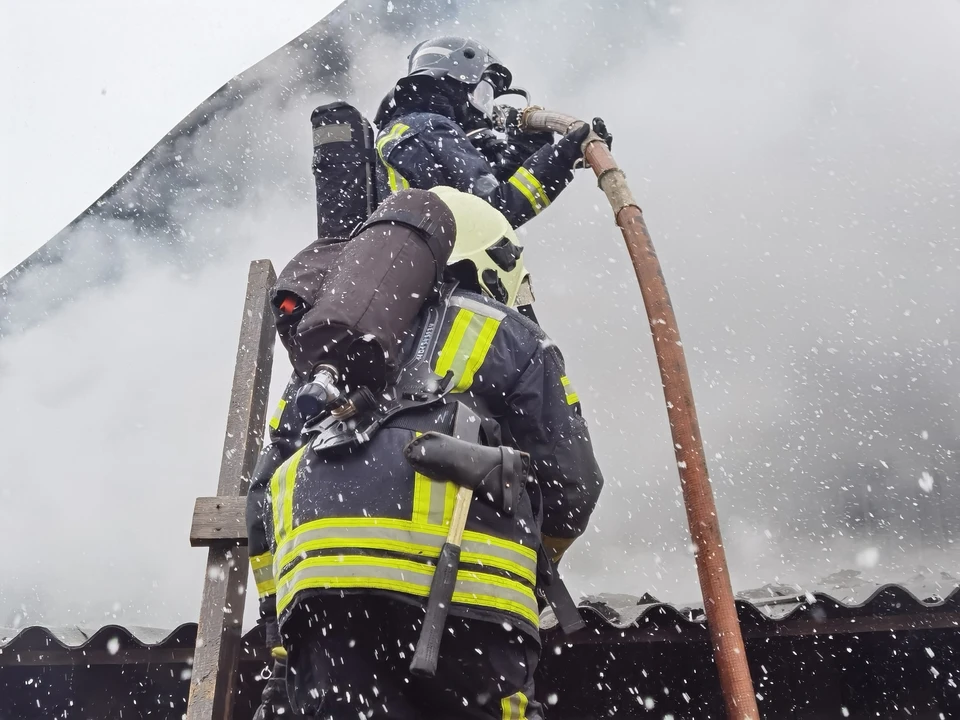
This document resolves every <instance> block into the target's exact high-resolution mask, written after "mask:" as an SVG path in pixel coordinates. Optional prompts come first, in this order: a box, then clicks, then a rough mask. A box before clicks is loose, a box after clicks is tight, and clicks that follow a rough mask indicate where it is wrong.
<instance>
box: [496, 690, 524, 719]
mask: <svg viewBox="0 0 960 720" xmlns="http://www.w3.org/2000/svg"><path fill="white" fill-rule="evenodd" d="M500 711H501V713H502V717H503V720H527V696H526V695H524V694H523V693H522V692H518V693H514V694H513V695H511V696H510V697H505V698H503V700H501V701H500Z"/></svg>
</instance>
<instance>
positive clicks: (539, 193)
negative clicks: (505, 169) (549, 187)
mask: <svg viewBox="0 0 960 720" xmlns="http://www.w3.org/2000/svg"><path fill="white" fill-rule="evenodd" d="M509 182H510V184H511V185H513V186H514V187H515V188H516V189H517V190H519V191H520V194H521V195H523V196H524V197H525V198H526V199H527V202H528V203H530V207H532V208H533V214H534V215H539V214H540V212H541V211H542V210H543V209H544V208H546V207H547V206H548V205H549V204H550V200H549V198H547V193H546V191H545V190H544V189H543V185H541V184H540V181H539V180H537V178H535V177H534V176H533V174H532V173H531V172H530V171H529V170H527V169H526V168H524V167H521V168H519V169H518V170H517V171H516V172H515V173H514V174H513V175H511V176H510V180H509Z"/></svg>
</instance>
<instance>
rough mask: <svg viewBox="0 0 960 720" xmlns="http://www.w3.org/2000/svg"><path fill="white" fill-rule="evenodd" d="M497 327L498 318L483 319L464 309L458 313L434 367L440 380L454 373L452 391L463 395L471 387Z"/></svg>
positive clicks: (498, 323) (498, 325) (498, 324)
mask: <svg viewBox="0 0 960 720" xmlns="http://www.w3.org/2000/svg"><path fill="white" fill-rule="evenodd" d="M499 328H500V320H499V319H498V318H492V317H485V316H483V315H481V314H478V313H475V312H474V311H473V310H467V309H466V308H461V309H460V311H459V312H457V316H456V318H454V320H453V324H452V325H451V326H450V332H449V333H448V334H447V339H446V340H445V341H444V343H443V347H442V348H440V354H439V355H438V356H437V364H436V366H435V368H434V370H435V372H436V373H437V375H440V376H441V377H443V376H444V375H446V374H447V372H448V371H450V370H452V371H453V377H454V380H455V381H456V385H454V388H453V392H455V393H461V392H465V391H466V390H468V389H469V388H470V386H471V385H473V380H474V377H475V376H476V373H477V371H478V370H479V369H480V367H481V366H482V365H483V361H484V360H485V359H486V357H487V353H488V352H489V350H490V346H491V345H492V344H493V339H494V337H495V336H496V334H497V330H498V329H499Z"/></svg>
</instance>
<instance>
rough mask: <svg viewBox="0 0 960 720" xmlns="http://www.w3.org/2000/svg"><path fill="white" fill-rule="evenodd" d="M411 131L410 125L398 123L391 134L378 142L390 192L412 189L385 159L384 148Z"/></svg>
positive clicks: (391, 129) (378, 152) (378, 151)
mask: <svg viewBox="0 0 960 720" xmlns="http://www.w3.org/2000/svg"><path fill="white" fill-rule="evenodd" d="M409 129H410V126H409V125H404V124H403V123H397V124H396V125H394V126H393V127H392V128H390V132H388V133H387V134H386V135H384V136H383V137H382V138H380V139H379V140H377V155H378V156H379V157H380V162H382V163H383V167H384V168H386V170H387V182H388V183H389V185H390V190H391V191H393V192H396V191H397V190H399V189H401V188H403V189H407V188H409V187H410V183H408V182H407V180H406V178H404V177H403V176H402V175H401V174H400V173H398V172H397V171H396V169H395V168H394V167H393V165H391V164H390V163H388V162H387V161H386V160H385V159H384V157H383V148H384V147H385V146H386V145H387V143H389V142H390V141H392V140H399V139H400V137H401V136H402V135H403V134H404V133H405V132H406V131H407V130H409Z"/></svg>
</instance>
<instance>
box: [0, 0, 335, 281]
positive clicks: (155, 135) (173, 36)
mask: <svg viewBox="0 0 960 720" xmlns="http://www.w3.org/2000/svg"><path fill="white" fill-rule="evenodd" d="M339 4H340V1H339V0H284V2H279V3H264V2H262V1H261V0H203V1H202V2H191V1H190V0H155V1H153V2H124V1H123V0H91V1H90V2H83V3H77V2H71V1H70V0H30V2H16V0H0V7H2V11H0V13H2V20H0V33H2V35H0V37H2V42H0V67H2V68H3V79H4V81H3V90H2V93H3V98H4V99H3V106H4V111H3V112H2V113H0V148H2V153H3V154H2V161H0V178H2V185H0V189H2V191H0V275H2V274H3V273H6V272H7V271H9V270H10V269H11V268H12V267H14V266H15V265H16V264H17V263H19V262H20V261H21V260H23V259H24V258H25V257H26V256H27V255H29V254H30V253H31V252H33V251H34V250H36V249H37V248H38V247H39V246H40V245H42V244H43V243H44V242H46V241H47V240H49V239H50V238H51V237H52V236H53V235H54V234H55V233H57V232H58V231H59V230H61V229H62V228H63V227H64V226H65V225H66V224H67V223H68V222H70V221H71V220H73V218H75V217H76V216H77V215H78V214H79V213H80V212H82V211H83V210H84V209H85V208H86V207H87V206H88V205H90V203H91V202H93V201H94V200H96V199H97V198H98V197H99V196H100V195H101V194H102V193H103V192H104V191H105V190H106V189H107V188H108V187H110V185H112V184H113V183H114V182H115V181H116V180H117V179H119V178H120V176H121V175H122V174H123V173H124V172H125V171H126V170H127V169H128V168H130V166H132V165H133V164H134V163H135V162H136V161H137V160H139V159H140V158H141V157H142V156H143V155H144V153H146V152H147V151H148V150H149V149H150V148H151V147H153V146H154V144H155V143H156V142H157V140H159V139H160V137H161V136H162V135H163V134H164V133H166V132H167V131H168V130H170V129H171V128H172V127H173V126H174V125H176V124H177V123H178V122H179V121H180V120H181V119H182V118H183V117H184V116H185V115H186V114H187V113H189V112H190V111H191V110H193V108H195V107H196V106H197V105H198V104H199V103H200V102H201V101H202V100H203V99H204V98H206V97H207V96H208V95H210V93H212V92H213V91H214V90H216V89H217V88H218V87H220V86H221V85H223V83H225V82H226V81H227V80H229V79H230V78H231V77H233V76H234V75H236V74H237V73H239V72H241V71H242V70H245V69H246V68H247V67H249V66H251V65H253V64H254V63H256V62H257V61H259V60H261V59H262V58H263V57H265V56H266V55H268V54H270V53H271V52H273V51H274V50H276V49H277V48H278V47H280V46H281V45H283V44H284V43H285V42H287V41H289V40H291V39H293V38H294V37H296V36H297V35H299V34H300V33H301V32H303V30H305V29H306V28H308V27H310V26H311V25H313V24H314V23H316V22H317V21H318V20H320V19H321V18H323V17H324V16H325V15H326V14H327V13H328V12H329V11H330V10H331V9H333V8H335V7H336V6H337V5H339Z"/></svg>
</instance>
